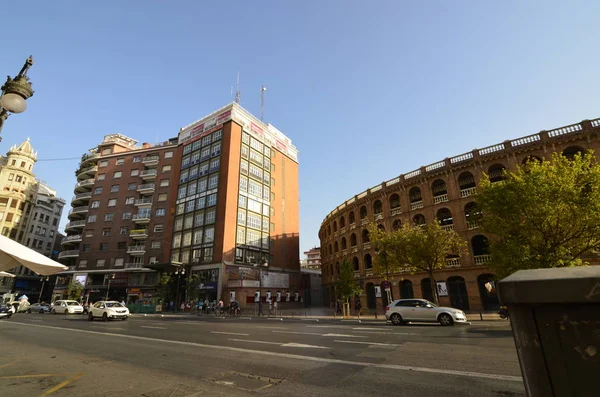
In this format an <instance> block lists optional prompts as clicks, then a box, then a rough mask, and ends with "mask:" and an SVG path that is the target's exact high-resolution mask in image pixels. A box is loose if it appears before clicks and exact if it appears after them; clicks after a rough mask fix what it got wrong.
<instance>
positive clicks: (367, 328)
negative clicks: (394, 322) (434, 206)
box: [352, 327, 381, 331]
mask: <svg viewBox="0 0 600 397" xmlns="http://www.w3.org/2000/svg"><path fill="white" fill-rule="evenodd" d="M352 329H359V330H363V329H364V330H365V331H381V328H369V327H357V328H352Z"/></svg>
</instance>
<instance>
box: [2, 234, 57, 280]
mask: <svg viewBox="0 0 600 397" xmlns="http://www.w3.org/2000/svg"><path fill="white" fill-rule="evenodd" d="M17 266H25V267H26V268H28V269H29V270H31V271H33V272H35V273H37V274H41V275H43V276H50V275H52V274H56V273H60V272H62V271H64V270H67V269H68V268H67V267H66V266H64V265H61V264H60V263H58V262H56V261H53V260H52V259H50V258H48V257H46V256H44V255H42V254H40V253H39V252H36V251H34V250H32V249H29V248H27V247H25V246H24V245H22V244H19V243H17V242H16V241H14V240H11V239H9V238H8V237H4V236H0V271H3V270H9V269H12V268H14V267H17Z"/></svg>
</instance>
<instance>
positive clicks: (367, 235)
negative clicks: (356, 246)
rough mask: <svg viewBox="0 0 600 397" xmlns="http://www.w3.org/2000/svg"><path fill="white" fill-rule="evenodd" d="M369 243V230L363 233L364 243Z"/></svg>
mask: <svg viewBox="0 0 600 397" xmlns="http://www.w3.org/2000/svg"><path fill="white" fill-rule="evenodd" d="M369 241H371V240H369V231H368V230H367V229H363V231H362V242H363V244H364V243H368V242H369Z"/></svg>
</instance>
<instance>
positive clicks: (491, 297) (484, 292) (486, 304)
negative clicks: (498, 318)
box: [477, 273, 500, 311]
mask: <svg viewBox="0 0 600 397" xmlns="http://www.w3.org/2000/svg"><path fill="white" fill-rule="evenodd" d="M494 279H495V276H494V275H493V274H489V273H486V274H480V275H479V276H477V285H478V286H479V296H480V297H481V303H482V305H483V310H494V311H496V310H498V308H499V307H500V301H499V300H498V292H497V290H496V281H495V280H494Z"/></svg>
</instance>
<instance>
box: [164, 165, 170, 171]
mask: <svg viewBox="0 0 600 397" xmlns="http://www.w3.org/2000/svg"><path fill="white" fill-rule="evenodd" d="M169 171H171V166H170V165H163V167H162V172H169Z"/></svg>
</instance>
